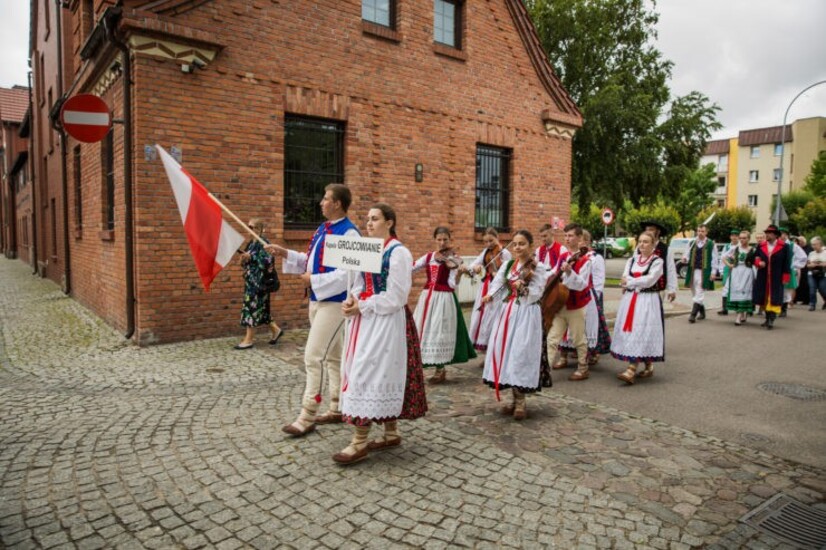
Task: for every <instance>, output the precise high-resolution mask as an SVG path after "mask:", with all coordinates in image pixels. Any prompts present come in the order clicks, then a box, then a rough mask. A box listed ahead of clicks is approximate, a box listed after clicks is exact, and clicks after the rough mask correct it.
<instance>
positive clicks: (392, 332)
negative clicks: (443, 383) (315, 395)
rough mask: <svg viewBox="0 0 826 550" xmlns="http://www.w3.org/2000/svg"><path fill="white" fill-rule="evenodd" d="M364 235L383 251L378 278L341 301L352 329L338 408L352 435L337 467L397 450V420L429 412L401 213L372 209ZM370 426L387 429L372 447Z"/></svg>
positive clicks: (369, 277) (359, 281)
mask: <svg viewBox="0 0 826 550" xmlns="http://www.w3.org/2000/svg"><path fill="white" fill-rule="evenodd" d="M367 234H368V235H370V236H371V237H375V238H380V239H384V253H383V256H382V265H381V273H361V274H360V275H357V276H356V280H355V284H354V285H353V287H352V288H351V289H350V294H349V296H348V298H347V300H345V301H344V303H343V304H342V311H343V313H344V315H345V317H346V318H347V331H346V337H345V342H346V350H345V355H344V362H343V364H342V388H341V399H342V403H341V407H342V408H341V411H342V414H343V415H344V420H345V421H346V422H347V423H349V424H352V425H353V427H354V433H353V438H352V441H351V442H350V444H349V445H348V446H347V447H345V448H344V449H343V450H342V451H341V452H339V453H337V454H335V455H334V456H333V460H334V461H336V462H338V463H339V464H353V463H355V462H358V461H360V460H362V459H364V458H367V455H368V453H370V452H373V451H379V450H382V449H388V448H391V447H396V446H398V445H400V444H401V441H402V439H401V436H400V435H399V431H398V424H397V421H398V420H399V419H411V420H412V419H415V418H420V417H422V416H424V414H425V412H427V398H426V397H425V389H424V373H423V372H422V358H421V354H420V351H419V335H418V332H417V331H416V324H415V322H414V321H413V314H412V313H411V312H410V308H409V307H407V299H408V296H409V295H410V288H411V286H412V266H413V256H412V255H411V254H410V251H409V250H408V249H407V248H406V247H405V246H404V245H402V244H401V243H400V242H399V240H398V238H397V237H396V213H395V211H394V210H393V209H392V208H391V207H390V206H389V205H387V204H384V203H379V204H376V205H375V206H374V207H373V208H371V209H370V211H369V212H368V214H367ZM373 422H378V423H381V424H384V434H383V436H382V437H381V438H379V439H376V440H374V441H370V442H368V441H367V436H368V433H369V431H370V425H371V424H372V423H373Z"/></svg>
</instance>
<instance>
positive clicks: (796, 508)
mask: <svg viewBox="0 0 826 550" xmlns="http://www.w3.org/2000/svg"><path fill="white" fill-rule="evenodd" d="M740 521H741V522H742V523H745V524H746V525H749V526H751V527H754V528H755V529H757V530H758V531H761V532H763V533H767V534H769V535H772V536H773V537H776V538H778V539H780V540H783V541H786V542H789V543H791V544H794V545H796V547H798V548H803V549H806V550H809V549H811V550H819V549H821V548H824V546H826V511H824V510H818V509H817V508H812V507H811V506H809V505H807V504H803V503H802V502H798V501H796V500H794V499H793V498H791V497H790V496H788V495H784V494H783V493H778V494H776V495H774V496H773V497H771V498H770V499H769V500H767V501H766V502H764V503H763V504H761V505H760V506H758V507H757V508H755V509H754V510H752V511H751V512H749V513H748V514H746V515H745V516H743V517H742V518H740Z"/></svg>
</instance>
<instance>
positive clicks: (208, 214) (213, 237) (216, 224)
mask: <svg viewBox="0 0 826 550" xmlns="http://www.w3.org/2000/svg"><path fill="white" fill-rule="evenodd" d="M155 148H157V150H158V153H159V154H160V155H161V160H162V161H163V167H164V169H165V170H166V175H167V177H168V178H169V183H170V185H172V192H173V193H175V201H176V202H177V203H178V210H179V211H180V212H181V220H182V221H183V222H184V231H186V238H187V239H188V240H189V248H190V249H191V250H192V257H193V259H194V260H195V266H196V267H197V268H198V274H199V275H200V276H201V281H202V282H203V283H204V289H205V290H206V291H207V292H209V285H210V283H212V280H213V279H214V278H215V276H216V275H218V272H220V271H221V269H223V268H224V266H226V265H227V264H228V263H229V261H230V260H231V259H232V256H233V254H235V251H236V250H238V247H239V246H241V245H242V244H243V242H244V237H242V236H241V234H240V233H238V232H237V231H236V230H235V229H233V228H232V227H231V226H230V225H229V224H228V223H227V222H225V221H224V218H223V217H222V216H221V207H220V206H218V203H216V202H215V201H214V200H212V198H211V197H210V196H209V192H208V191H207V190H206V188H205V187H204V186H203V185H201V183H200V182H199V181H198V180H196V179H195V178H194V177H192V175H191V174H190V173H189V172H187V171H186V170H184V168H183V167H182V166H181V165H180V164H178V163H177V162H176V161H175V159H173V158H172V157H171V156H170V155H169V153H167V152H166V151H165V150H164V148H163V147H161V146H160V145H155Z"/></svg>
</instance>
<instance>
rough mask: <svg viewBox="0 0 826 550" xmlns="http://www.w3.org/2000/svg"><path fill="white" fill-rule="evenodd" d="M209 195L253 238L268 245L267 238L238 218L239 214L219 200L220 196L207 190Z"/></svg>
mask: <svg viewBox="0 0 826 550" xmlns="http://www.w3.org/2000/svg"><path fill="white" fill-rule="evenodd" d="M207 195H209V198H211V199H212V200H214V201H215V204H217V205H218V206H220V207H221V210H223V211H224V212H226V213H227V215H228V216H229V217H230V218H232V219H233V220H235V222H236V223H237V224H238V225H240V226H241V227H243V228H244V230H245V231H246V232H247V233H249V234H250V235H252V238H254V239H255V240H256V241H258V242H259V243H261V244H262V245H267V244H269V243H267V241H265V240H264V239H262V238H261V237H260V236H258V234H257V233H256V232H255V231H253V230H252V228H251V227H250V226H249V225H247V224H245V223H244V222H242V221H241V220H240V219H239V218H238V216H236V215H235V214H233V212H232V210H230V209H229V208H227V207H226V206H224V203H222V202H221V201H219V200H218V198H217V197H216V196H215V195H213V194H212V193H210V192H209V191H207Z"/></svg>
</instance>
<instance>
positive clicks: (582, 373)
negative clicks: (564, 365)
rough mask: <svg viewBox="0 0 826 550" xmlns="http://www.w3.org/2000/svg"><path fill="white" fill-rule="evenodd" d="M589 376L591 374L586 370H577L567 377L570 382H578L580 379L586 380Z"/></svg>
mask: <svg viewBox="0 0 826 550" xmlns="http://www.w3.org/2000/svg"><path fill="white" fill-rule="evenodd" d="M590 377H591V374H590V373H589V372H588V371H587V370H577V371H576V372H574V373H573V374H572V375H571V376H569V377H568V380H571V381H572V382H579V381H581V380H588V378H590Z"/></svg>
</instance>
